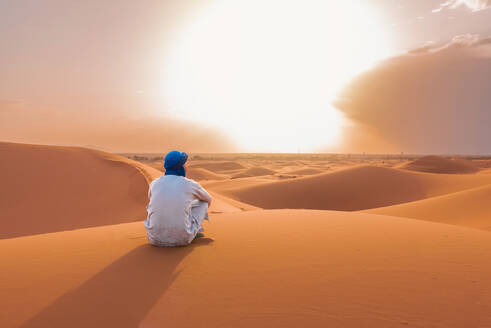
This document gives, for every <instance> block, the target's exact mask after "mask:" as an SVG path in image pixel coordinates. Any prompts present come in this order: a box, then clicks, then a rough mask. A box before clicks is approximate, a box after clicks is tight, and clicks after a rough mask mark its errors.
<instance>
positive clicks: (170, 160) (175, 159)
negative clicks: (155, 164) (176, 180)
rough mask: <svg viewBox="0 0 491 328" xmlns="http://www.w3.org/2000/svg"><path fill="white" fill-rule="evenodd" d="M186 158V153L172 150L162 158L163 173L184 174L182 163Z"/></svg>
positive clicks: (182, 175)
mask: <svg viewBox="0 0 491 328" xmlns="http://www.w3.org/2000/svg"><path fill="white" fill-rule="evenodd" d="M187 160H188V154H186V153H184V152H180V151H177V150H173V151H171V152H169V153H167V155H165V159H164V169H165V175H178V176H181V177H185V176H186V170H185V169H184V166H183V165H184V163H186V161H187Z"/></svg>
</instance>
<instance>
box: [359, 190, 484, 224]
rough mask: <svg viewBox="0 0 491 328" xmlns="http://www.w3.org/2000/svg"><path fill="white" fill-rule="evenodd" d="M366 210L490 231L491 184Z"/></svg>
mask: <svg viewBox="0 0 491 328" xmlns="http://www.w3.org/2000/svg"><path fill="white" fill-rule="evenodd" d="M367 212H369V213H377V214H385V215H393V216H400V217H408V218H415V219H422V220H427V221H434V222H443V223H449V224H456V225H461V226H466V227H472V228H478V229H484V230H491V185H488V186H485V187H480V188H476V189H471V190H464V191H461V192H457V193H452V194H449V195H443V196H439V197H433V198H429V199H423V200H420V201H416V202H411V203H406V204H400V205H394V206H389V207H382V208H376V209H372V210H369V211H367Z"/></svg>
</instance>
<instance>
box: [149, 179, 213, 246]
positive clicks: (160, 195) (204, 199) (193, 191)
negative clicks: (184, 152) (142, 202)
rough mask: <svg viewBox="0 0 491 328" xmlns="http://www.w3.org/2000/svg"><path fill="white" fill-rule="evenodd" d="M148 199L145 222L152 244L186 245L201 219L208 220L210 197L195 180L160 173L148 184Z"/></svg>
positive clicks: (192, 236)
mask: <svg viewBox="0 0 491 328" xmlns="http://www.w3.org/2000/svg"><path fill="white" fill-rule="evenodd" d="M148 198H149V199H150V201H149V203H148V205H147V219H146V220H145V223H144V224H145V228H146V229H147V234H148V240H149V242H150V243H151V244H153V245H158V246H181V245H188V244H189V243H191V241H193V239H194V237H195V236H196V234H197V233H198V232H200V231H202V230H201V223H202V222H203V220H204V219H208V215H207V212H206V211H207V209H208V205H209V204H210V202H211V196H210V194H209V193H208V192H207V191H206V190H205V189H203V187H201V185H200V184H199V183H198V182H196V181H194V180H190V179H187V178H185V177H181V176H177V175H165V176H162V177H160V178H158V179H156V180H154V181H152V183H150V187H149V190H148ZM195 209H196V210H195Z"/></svg>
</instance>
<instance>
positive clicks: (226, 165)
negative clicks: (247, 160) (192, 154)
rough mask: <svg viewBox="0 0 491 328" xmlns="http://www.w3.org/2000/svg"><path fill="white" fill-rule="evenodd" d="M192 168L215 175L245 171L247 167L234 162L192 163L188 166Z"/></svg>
mask: <svg viewBox="0 0 491 328" xmlns="http://www.w3.org/2000/svg"><path fill="white" fill-rule="evenodd" d="M188 167H189V168H190V169H191V168H202V169H206V170H208V171H212V172H215V173H222V172H226V171H232V170H240V169H245V168H246V167H245V166H244V165H242V164H240V163H238V162H234V161H213V162H210V161H201V162H200V161H191V160H190V163H189V165H188Z"/></svg>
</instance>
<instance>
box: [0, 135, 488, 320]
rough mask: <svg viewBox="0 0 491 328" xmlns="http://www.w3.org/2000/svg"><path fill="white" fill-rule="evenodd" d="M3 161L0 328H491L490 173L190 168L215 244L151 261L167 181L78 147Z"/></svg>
mask: <svg viewBox="0 0 491 328" xmlns="http://www.w3.org/2000/svg"><path fill="white" fill-rule="evenodd" d="M0 155H1V156H0V159H1V160H0V169H1V170H0V175H1V176H0V181H1V182H2V184H0V196H1V197H0V218H1V221H0V224H1V230H0V231H1V233H2V239H0V263H2V269H1V270H0V308H1V309H2V311H1V312H0V327H19V326H21V327H138V326H140V327H162V326H166V327H167V326H168V327H193V328H194V327H299V326H300V327H313V326H318V327H382V328H383V327H398V326H410V327H411V326H413V327H488V326H491V279H490V278H489V277H490V276H491V262H490V261H489V258H490V256H491V239H490V238H489V232H488V231H483V230H491V224H489V223H488V222H490V220H491V207H490V205H489V203H490V202H489V200H490V199H491V174H486V173H485V170H482V171H480V172H479V173H478V174H465V175H462V174H442V173H441V172H440V173H439V174H434V173H421V172H414V171H408V170H401V169H397V168H388V167H383V166H385V163H382V165H376V163H375V164H374V165H364V166H355V167H349V168H346V169H338V170H337V171H334V172H329V173H320V174H317V175H313V176H308V177H303V178H296V179H288V180H278V179H279V177H273V176H266V177H260V176H251V177H244V178H238V179H230V178H229V177H231V176H232V175H230V174H231V171H234V174H237V173H239V172H240V171H242V172H244V171H246V170H248V168H250V167H254V168H258V167H261V168H267V167H273V166H274V165H278V166H277V168H278V171H281V172H288V171H292V170H293V169H295V168H294V167H293V165H292V166H282V165H281V163H279V162H278V163H276V164H274V163H269V164H268V163H266V162H265V164H264V165H261V163H260V161H259V160H257V159H255V162H254V164H253V165H251V164H250V163H246V165H243V164H241V163H239V162H234V161H222V162H216V161H208V162H207V161H204V160H203V161H200V162H197V163H194V164H193V163H190V167H189V168H188V172H191V171H194V172H195V173H196V172H198V173H199V174H202V176H201V179H202V180H210V181H203V182H202V184H203V185H204V186H205V187H206V188H208V189H209V190H210V191H211V193H212V194H213V203H212V207H211V208H210V211H209V212H210V214H211V222H210V223H205V224H206V226H205V229H206V233H205V234H206V237H205V238H201V239H198V240H195V241H194V242H193V243H192V244H191V245H190V246H188V247H181V248H158V247H152V246H149V245H148V243H147V239H146V234H145V229H144V227H143V223H142V222H141V221H142V219H143V218H144V216H145V205H146V201H147V199H146V197H147V196H146V193H147V189H148V182H149V181H150V180H152V179H155V178H157V177H158V176H159V175H160V174H161V172H159V171H157V170H155V169H152V168H150V167H148V166H146V165H143V164H141V163H137V162H134V161H131V160H127V159H125V158H122V157H120V156H116V155H111V154H107V153H103V152H99V151H93V150H88V149H83V148H71V147H50V146H34V145H19V144H11V143H0ZM284 162H285V163H287V161H284ZM234 163H235V164H234ZM294 163H295V166H297V165H301V166H303V169H306V168H307V167H316V166H318V167H319V169H320V170H322V168H321V167H322V166H325V167H327V164H316V163H309V162H308V160H305V161H300V160H297V161H295V162H294ZM353 164H356V163H354V162H349V161H347V162H346V163H344V164H342V165H345V166H352V165H353ZM329 165H330V164H329ZM336 165H338V166H341V164H339V162H338V163H336ZM296 169H299V170H301V169H302V168H298V167H296ZM221 172H222V173H221ZM198 173H196V174H198ZM459 173H462V172H460V171H459ZM277 174H278V173H277ZM214 177H221V178H222V179H210V178H214ZM211 180H215V181H211ZM232 198H234V199H232ZM395 204H397V205H395ZM253 205H257V206H259V207H264V208H274V207H278V208H281V207H283V208H287V207H290V208H292V207H307V208H308V207H310V208H320V209H329V208H335V209H344V210H350V211H351V210H358V209H368V208H371V210H369V211H368V212H369V213H366V212H341V211H327V210H305V209H303V210H295V209H279V210H264V209H261V208H258V207H255V206H253ZM387 205H392V206H387ZM382 206H385V207H382ZM371 212H373V213H371ZM374 213H378V214H374ZM379 214H383V215H379ZM408 217H409V218H408ZM412 218H415V219H418V220H415V219H412ZM132 221H139V222H132ZM429 221H434V222H429ZM449 223H450V224H449ZM451 224H452V225H451ZM462 226H464V227H462ZM89 227H90V228H89ZM468 227H472V228H478V229H483V230H477V229H470V228H468ZM73 229H76V230H73ZM62 230H71V231H62ZM14 237H15V238H14Z"/></svg>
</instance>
